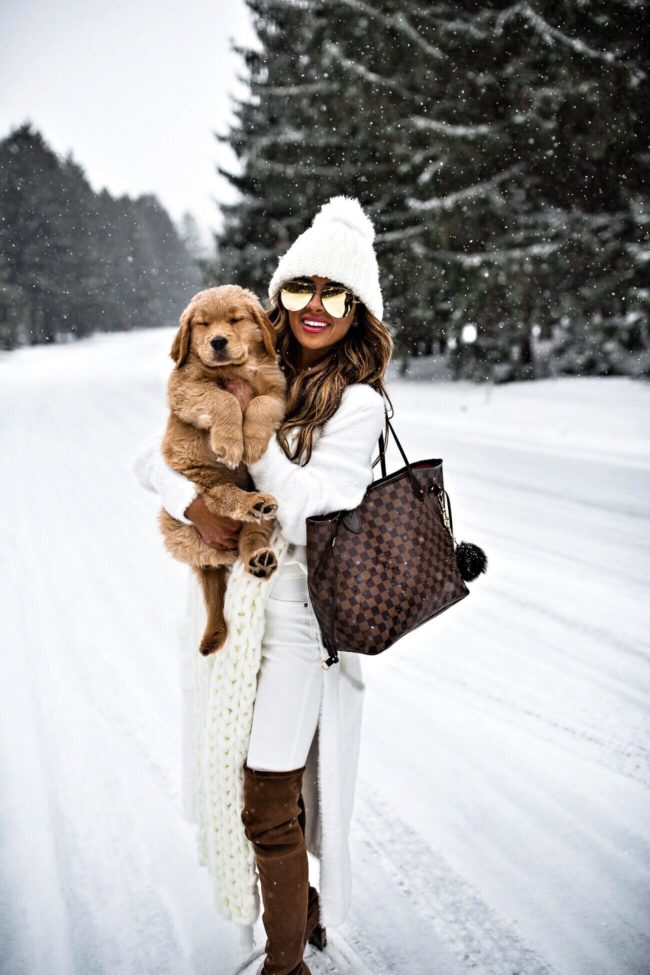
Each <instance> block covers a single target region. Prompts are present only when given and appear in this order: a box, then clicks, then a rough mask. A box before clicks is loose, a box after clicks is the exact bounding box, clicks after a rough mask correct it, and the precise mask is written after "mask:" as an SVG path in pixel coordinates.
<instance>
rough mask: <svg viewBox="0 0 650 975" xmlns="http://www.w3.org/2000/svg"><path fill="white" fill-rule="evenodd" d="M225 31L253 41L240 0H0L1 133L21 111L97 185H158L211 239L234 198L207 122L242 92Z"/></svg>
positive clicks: (221, 122) (224, 150)
mask: <svg viewBox="0 0 650 975" xmlns="http://www.w3.org/2000/svg"><path fill="white" fill-rule="evenodd" d="M231 37H234V38H235V39H236V41H237V42H238V43H244V44H253V45H254V44H255V35H254V33H253V30H252V27H251V23H250V16H249V12H248V9H247V8H246V6H245V3H244V0H184V2H176V3H169V2H167V0H58V2H53V0H43V2H40V3H39V2H37V0H1V2H0V137H2V138H3V137H4V136H6V135H7V134H8V132H9V131H10V129H11V128H13V127H14V126H15V125H18V124H20V123H22V122H25V121H27V120H28V119H29V120H31V121H32V122H33V124H34V126H35V127H36V128H37V129H39V130H40V132H41V133H42V135H43V136H44V138H45V140H46V142H47V143H48V144H49V145H50V146H51V147H52V148H53V149H54V150H55V151H56V152H58V153H61V154H66V153H67V152H68V150H71V151H72V154H73V156H74V158H75V160H76V162H78V163H79V164H80V165H81V166H82V167H83V169H84V171H85V173H86V176H87V178H88V180H89V182H90V183H91V185H92V186H93V188H94V189H96V190H99V189H101V188H102V187H104V186H105V187H106V188H107V189H108V190H109V191H110V192H111V193H112V194H113V195H118V194H121V193H128V194H129V195H131V196H137V195H139V194H140V193H151V192H152V193H155V194H156V195H157V196H158V198H159V199H160V200H161V201H162V203H163V204H164V206H165V207H166V208H167V210H168V211H169V213H170V215H171V216H172V218H173V219H174V220H178V219H179V218H180V216H181V214H182V213H183V212H184V211H185V210H190V211H191V212H192V213H193V214H194V216H195V217H196V219H197V221H198V223H199V224H200V226H201V228H202V230H203V233H204V237H205V239H208V230H209V228H215V227H217V226H218V225H219V212H218V208H217V205H216V203H215V198H217V197H218V198H219V199H221V200H224V201H225V200H229V199H232V190H230V187H229V184H228V183H227V182H226V181H225V180H223V179H222V178H221V177H219V176H218V175H217V174H216V172H215V167H216V164H217V162H218V161H219V162H221V163H222V164H225V165H227V166H229V165H231V164H232V162H233V156H232V154H231V153H230V151H229V149H228V147H224V146H220V145H219V143H217V141H216V139H215V138H214V136H213V132H214V131H215V130H216V131H223V130H225V129H226V128H227V123H228V121H229V119H230V118H231V102H230V98H229V95H231V94H235V93H239V94H241V93H242V92H243V91H245V89H244V88H243V87H242V86H241V84H240V83H239V82H238V81H237V74H238V73H241V72H242V67H243V65H242V60H241V58H240V57H239V56H238V55H236V54H234V53H232V52H231V51H230V44H229V39H230V38H231Z"/></svg>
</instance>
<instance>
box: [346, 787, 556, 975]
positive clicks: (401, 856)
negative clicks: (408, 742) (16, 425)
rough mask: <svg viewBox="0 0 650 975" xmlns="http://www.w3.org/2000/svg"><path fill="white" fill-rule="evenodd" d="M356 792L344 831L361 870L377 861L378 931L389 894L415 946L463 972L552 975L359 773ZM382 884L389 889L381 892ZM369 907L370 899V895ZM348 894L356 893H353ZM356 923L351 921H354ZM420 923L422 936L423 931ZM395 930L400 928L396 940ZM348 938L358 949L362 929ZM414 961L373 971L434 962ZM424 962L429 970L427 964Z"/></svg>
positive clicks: (436, 968) (436, 967) (438, 968)
mask: <svg viewBox="0 0 650 975" xmlns="http://www.w3.org/2000/svg"><path fill="white" fill-rule="evenodd" d="M359 784H360V789H359V795H358V798H357V805H356V810H355V819H354V821H353V826H352V835H353V842H354V845H355V847H356V848H357V849H358V851H359V855H360V858H361V862H362V864H363V865H364V871H363V872H364V874H365V873H366V871H368V872H369V868H370V862H371V861H373V860H374V861H376V862H378V863H379V865H380V867H381V870H382V872H383V873H384V875H385V879H386V881H387V883H386V885H385V886H384V887H383V888H382V892H381V899H382V900H383V901H384V902H385V903H387V904H389V905H390V911H389V912H388V916H386V918H385V926H386V929H387V930H388V928H389V927H390V925H391V923H392V920H391V915H392V913H393V907H394V901H395V898H396V897H399V898H401V899H402V900H403V901H405V902H406V904H407V908H408V911H409V912H410V914H411V915H412V919H413V923H414V924H415V925H416V926H417V928H418V929H419V933H418V940H419V942H420V944H425V945H427V944H428V945H430V947H431V951H432V954H433V952H434V951H435V945H436V943H438V944H443V945H444V946H446V948H447V949H448V950H449V951H450V952H451V953H452V954H453V956H454V957H455V959H456V960H457V961H458V962H459V963H460V964H461V966H463V967H467V968H471V969H473V970H474V971H475V972H477V973H480V975H482V973H485V975H495V973H498V975H553V972H554V969H553V968H552V967H551V966H550V965H549V964H548V963H547V962H546V961H544V959H543V958H541V957H540V956H539V955H538V954H537V953H536V952H535V951H534V950H533V949H532V948H531V947H529V946H528V945H527V944H525V942H524V941H523V940H522V939H521V938H520V936H519V935H518V934H517V933H516V932H515V931H514V929H513V928H512V926H510V925H509V924H508V923H507V922H506V921H505V920H504V919H503V918H502V917H501V916H500V915H499V914H498V913H497V912H496V911H495V910H494V909H493V908H491V907H490V906H489V905H488V904H487V903H486V902H485V901H484V900H483V899H482V898H481V896H480V895H479V893H478V892H477V891H476V890H475V889H474V887H472V885H471V884H469V883H468V882H467V881H466V880H464V879H463V878H462V877H461V876H460V875H459V874H457V873H456V872H455V871H454V870H453V869H452V868H451V867H450V865H449V864H448V863H447V862H446V861H445V860H444V858H443V857H442V856H441V855H440V854H439V853H437V852H436V851H435V850H433V849H431V847H429V846H427V845H426V844H425V843H423V841H422V839H421V837H420V836H418V835H417V833H416V832H415V831H414V830H412V829H411V827H410V826H408V824H407V823H405V822H404V821H403V820H402V819H400V818H399V817H398V816H396V815H395V813H394V812H393V811H392V809H390V808H389V807H388V806H387V805H386V803H385V802H383V801H382V800H381V798H380V797H379V796H378V794H377V793H376V792H375V791H374V790H373V789H372V787H371V786H370V785H369V784H368V782H367V781H366V780H364V779H363V778H362V777H361V775H360V777H359ZM389 885H390V887H389ZM373 895H374V902H375V909H376V902H377V896H378V895H377V894H376V892H373ZM355 896H356V895H355ZM357 923H359V922H357ZM424 925H428V928H429V930H428V932H426V931H423V926H424ZM402 936H403V929H402V926H401V924H400V937H402ZM349 940H351V941H352V943H353V944H355V945H356V944H358V945H359V947H360V950H362V951H365V950H366V949H364V948H363V947H362V946H363V945H364V944H366V943H367V942H368V940H369V939H368V938H367V937H365V936H364V932H363V930H360V931H357V932H354V933H353V934H352V937H349ZM431 962H432V959H429V963H428V964H427V967H426V968H424V967H422V966H423V965H424V964H425V962H424V961H423V959H420V965H419V966H418V968H417V969H412V968H406V967H395V966H394V965H392V964H390V963H389V967H387V968H384V967H381V964H382V962H381V961H380V962H379V966H378V967H376V968H374V967H373V971H377V972H379V973H381V975H383V973H384V972H393V971H394V972H399V973H402V972H404V971H411V970H417V971H418V972H420V971H422V972H424V971H427V972H428V971H436V972H437V973H438V975H443V972H442V967H441V965H439V964H435V963H431ZM429 965H430V967H429Z"/></svg>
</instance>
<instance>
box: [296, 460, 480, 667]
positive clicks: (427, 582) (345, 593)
mask: <svg viewBox="0 0 650 975" xmlns="http://www.w3.org/2000/svg"><path fill="white" fill-rule="evenodd" d="M411 470H412V472H413V474H414V475H415V478H416V479H417V482H418V484H420V485H421V486H422V488H423V489H424V499H423V500H419V499H418V498H417V497H416V495H415V493H414V491H413V488H412V485H411V481H410V478H409V476H408V470H407V468H402V469H401V470H400V471H397V472H396V473H394V474H389V475H387V476H386V477H383V478H381V479H379V480H377V481H375V482H374V483H373V484H371V485H370V486H369V487H368V490H367V491H366V494H365V496H364V498H363V501H362V502H361V504H360V505H359V506H358V507H357V508H355V509H354V511H355V513H356V514H357V515H358V517H359V529H360V530H359V531H358V532H356V531H353V530H352V529H351V528H349V527H346V524H345V520H344V518H343V516H344V515H345V514H346V513H345V512H334V513H332V514H329V515H321V516H315V517H311V518H307V520H306V525H307V567H308V582H309V594H310V597H311V601H312V604H313V607H314V612H315V613H316V617H317V619H318V622H319V624H320V627H321V630H322V634H323V643H324V644H325V646H326V647H327V649H328V650H329V651H330V652H332V651H334V650H336V651H352V652H355V653H365V654H377V653H381V652H382V651H383V650H386V649H387V648H388V647H390V646H392V644H393V643H395V642H396V641H397V640H399V638H400V637H402V636H404V635H405V634H406V633H408V632H410V631H411V630H413V629H415V627H417V626H420V625H421V624H422V623H425V622H426V621H427V620H429V619H431V618H432V617H433V616H436V615H437V614H438V613H441V612H443V610H445V609H448V608H449V607H450V606H453V605H454V604H455V603H457V602H459V600H461V599H463V598H464V597H465V596H467V595H468V594H469V589H468V588H467V586H466V585H465V582H464V580H463V578H462V576H461V575H460V572H459V570H458V565H457V563H456V558H455V554H454V543H453V539H452V537H451V535H450V533H449V531H448V530H447V528H446V526H445V523H444V520H443V517H442V513H441V510H440V503H439V501H438V499H437V497H436V494H435V492H434V491H433V490H431V486H432V484H436V485H438V487H439V488H441V489H442V488H443V487H444V484H443V474H442V461H441V460H429V461H420V462H418V463H417V464H412V465H411ZM333 540H334V544H332V542H333Z"/></svg>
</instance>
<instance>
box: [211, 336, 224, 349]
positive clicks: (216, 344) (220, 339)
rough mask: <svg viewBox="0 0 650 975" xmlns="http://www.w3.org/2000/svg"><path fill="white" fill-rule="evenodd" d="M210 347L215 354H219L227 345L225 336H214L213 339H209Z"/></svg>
mask: <svg viewBox="0 0 650 975" xmlns="http://www.w3.org/2000/svg"><path fill="white" fill-rule="evenodd" d="M210 345H211V346H212V348H213V349H214V351H215V352H221V350H222V349H225V347H226V346H227V345H228V339H227V338H226V337H225V335H215V337H214V338H213V339H210Z"/></svg>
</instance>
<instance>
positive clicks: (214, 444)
mask: <svg viewBox="0 0 650 975" xmlns="http://www.w3.org/2000/svg"><path fill="white" fill-rule="evenodd" d="M210 448H211V450H212V452H213V453H214V455H215V458H216V459H217V461H218V462H219V463H220V464H225V465H226V467H229V468H230V469H231V470H233V471H234V470H235V468H237V467H239V465H240V464H241V462H242V454H243V450H244V445H243V443H242V441H241V440H225V439H224V438H223V437H216V436H212V437H210Z"/></svg>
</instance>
